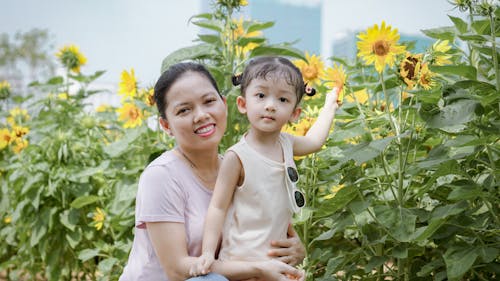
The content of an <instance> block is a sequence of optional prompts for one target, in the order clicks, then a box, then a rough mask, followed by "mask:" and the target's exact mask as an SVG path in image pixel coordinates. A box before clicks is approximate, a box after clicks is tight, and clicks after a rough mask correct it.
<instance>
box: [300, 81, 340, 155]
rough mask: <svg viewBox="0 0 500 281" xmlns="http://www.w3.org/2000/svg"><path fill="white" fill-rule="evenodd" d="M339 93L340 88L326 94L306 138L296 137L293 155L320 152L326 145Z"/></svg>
mask: <svg viewBox="0 0 500 281" xmlns="http://www.w3.org/2000/svg"><path fill="white" fill-rule="evenodd" d="M339 92H340V89H339V88H333V90H332V92H331V93H327V94H326V98H325V104H324V105H323V108H321V111H320V113H319V115H318V118H317V119H316V122H314V124H313V125H312V126H311V128H310V129H309V130H308V131H307V133H306V135H305V136H294V138H293V139H294V142H293V155H296V156H302V155H307V154H310V153H313V152H316V151H319V150H320V149H321V147H322V146H323V144H325V141H326V138H327V137H328V133H329V132H330V127H331V126H332V121H333V118H334V117H335V112H336V111H337V108H338V104H337V96H338V94H339Z"/></svg>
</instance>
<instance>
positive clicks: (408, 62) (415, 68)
mask: <svg viewBox="0 0 500 281" xmlns="http://www.w3.org/2000/svg"><path fill="white" fill-rule="evenodd" d="M421 64H422V54H416V55H412V54H410V53H407V54H406V57H405V58H404V59H403V60H402V61H401V63H400V64H399V75H401V78H403V81H404V82H405V83H406V85H408V89H409V90H411V89H413V88H414V87H415V85H416V84H417V79H418V78H417V77H418V75H419V72H420V65H421Z"/></svg>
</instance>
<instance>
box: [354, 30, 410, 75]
mask: <svg viewBox="0 0 500 281" xmlns="http://www.w3.org/2000/svg"><path fill="white" fill-rule="evenodd" d="M358 38H359V39H360V40H361V41H359V42H357V43H356V45H357V46H358V57H361V58H362V59H363V60H364V61H365V63H366V64H375V69H376V70H377V71H378V72H379V73H380V72H382V71H384V68H385V66H386V65H389V66H390V67H392V66H393V65H394V62H395V60H396V56H397V55H398V54H402V53H404V52H405V46H400V45H397V43H398V40H399V34H398V30H397V29H392V27H391V26H390V25H388V26H386V25H385V21H382V25H381V26H380V28H379V26H378V25H377V24H375V25H374V26H373V27H371V28H368V30H367V31H366V33H361V34H359V35H358Z"/></svg>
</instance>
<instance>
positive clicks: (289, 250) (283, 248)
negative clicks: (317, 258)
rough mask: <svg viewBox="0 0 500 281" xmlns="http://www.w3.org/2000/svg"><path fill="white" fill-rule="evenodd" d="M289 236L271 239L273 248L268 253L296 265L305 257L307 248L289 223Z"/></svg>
mask: <svg viewBox="0 0 500 281" xmlns="http://www.w3.org/2000/svg"><path fill="white" fill-rule="evenodd" d="M287 237H288V238H287V239H283V240H278V241H271V247H272V249H271V250H269V252H268V253H267V255H268V256H270V257H272V258H276V259H277V260H280V261H282V262H284V263H287V264H289V265H292V266H296V265H298V264H300V263H301V262H302V260H303V259H304V258H305V256H306V249H305V248H304V245H302V241H300V238H299V236H298V235H297V232H295V230H294V229H293V226H292V225H291V224H289V225H288V230H287Z"/></svg>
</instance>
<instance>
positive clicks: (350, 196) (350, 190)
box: [328, 185, 358, 213]
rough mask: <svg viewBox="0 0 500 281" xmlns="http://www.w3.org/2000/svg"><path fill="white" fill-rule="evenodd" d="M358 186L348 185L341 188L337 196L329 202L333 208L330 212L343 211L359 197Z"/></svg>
mask: <svg viewBox="0 0 500 281" xmlns="http://www.w3.org/2000/svg"><path fill="white" fill-rule="evenodd" d="M356 188H357V187H356V186H354V185H348V186H345V187H343V188H341V189H340V190H339V191H337V193H336V194H335V196H334V197H333V198H332V199H330V200H328V202H329V204H330V206H331V208H329V211H330V212H332V213H335V212H336V211H338V210H342V209H343V208H344V207H345V206H347V204H349V203H350V202H351V201H352V200H354V198H356V197H357V196H358V192H357V190H356Z"/></svg>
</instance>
